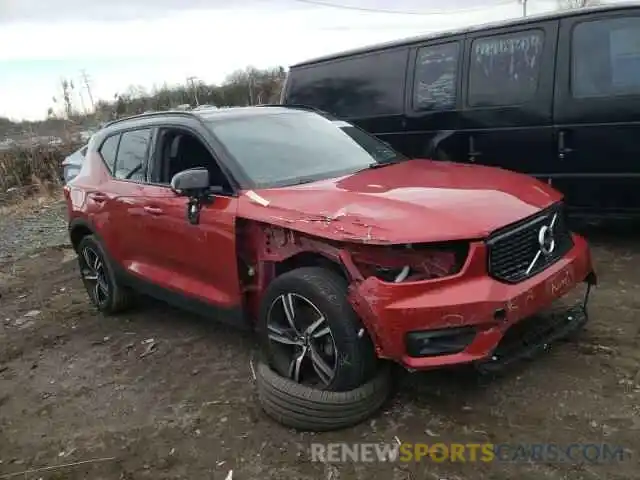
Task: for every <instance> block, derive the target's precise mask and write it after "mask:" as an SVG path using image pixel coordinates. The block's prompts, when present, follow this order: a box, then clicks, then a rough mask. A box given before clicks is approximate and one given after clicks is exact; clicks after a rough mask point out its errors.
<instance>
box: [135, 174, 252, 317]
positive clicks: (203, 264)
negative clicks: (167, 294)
mask: <svg viewBox="0 0 640 480" xmlns="http://www.w3.org/2000/svg"><path fill="white" fill-rule="evenodd" d="M146 188H147V190H148V191H147V196H146V201H145V207H144V210H145V216H144V220H143V226H142V228H143V230H144V239H145V248H146V249H147V258H148V260H149V262H148V264H147V265H146V266H145V267H144V268H146V269H148V271H147V272H146V274H145V275H144V276H146V277H152V278H153V283H154V284H156V285H157V286H159V287H162V288H165V289H168V290H170V291H172V292H175V293H177V294H180V295H184V297H185V298H186V299H195V300H200V301H202V302H205V303H208V304H212V305H215V306H217V307H219V308H222V309H235V308H238V307H240V303H241V302H240V283H239V278H238V267H237V261H236V258H237V256H236V240H235V218H236V208H237V201H236V199H235V198H234V197H228V196H215V197H214V198H213V200H212V202H211V203H209V204H208V205H204V206H203V207H202V209H201V211H200V218H199V223H198V224H192V223H190V222H189V220H188V219H187V202H188V199H187V198H185V197H180V196H177V195H176V194H175V193H173V192H172V191H171V189H170V188H169V187H166V186H159V185H158V186H148V187H146Z"/></svg>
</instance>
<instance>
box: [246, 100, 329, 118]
mask: <svg viewBox="0 0 640 480" xmlns="http://www.w3.org/2000/svg"><path fill="white" fill-rule="evenodd" d="M256 107H280V108H294V109H297V110H308V111H310V112H316V113H319V114H321V115H324V116H327V117H334V115H333V114H331V113H329V112H327V111H325V110H321V109H319V108H317V107H312V106H311V105H304V104H302V103H285V104H282V103H263V104H261V105H256Z"/></svg>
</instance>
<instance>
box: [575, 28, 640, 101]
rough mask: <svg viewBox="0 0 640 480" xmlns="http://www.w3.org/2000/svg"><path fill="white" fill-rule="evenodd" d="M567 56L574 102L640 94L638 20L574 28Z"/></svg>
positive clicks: (639, 32) (639, 30)
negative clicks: (592, 98) (570, 55)
mask: <svg viewBox="0 0 640 480" xmlns="http://www.w3.org/2000/svg"><path fill="white" fill-rule="evenodd" d="M571 53H572V59H571V67H572V68H571V91H572V94H573V96H574V97H575V98H585V97H599V96H616V95H630V94H631V95H634V94H635V95H638V94H640V17H624V18H612V19H606V20H594V21H588V22H583V23H580V24H578V25H577V26H576V27H575V29H574V30H573V39H572V49H571Z"/></svg>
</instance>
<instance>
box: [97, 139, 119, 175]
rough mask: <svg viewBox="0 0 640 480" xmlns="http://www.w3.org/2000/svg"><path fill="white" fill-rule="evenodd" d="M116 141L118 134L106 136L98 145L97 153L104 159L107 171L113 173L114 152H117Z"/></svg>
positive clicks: (117, 140)
mask: <svg viewBox="0 0 640 480" xmlns="http://www.w3.org/2000/svg"><path fill="white" fill-rule="evenodd" d="M118 142H120V135H113V136H111V137H108V138H107V139H106V140H105V141H104V142H103V144H102V146H101V147H100V150H99V153H100V156H101V157H102V160H104V163H105V165H106V166H107V168H108V169H109V173H113V166H114V165H115V163H116V153H118Z"/></svg>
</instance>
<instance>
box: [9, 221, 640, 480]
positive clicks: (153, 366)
mask: <svg viewBox="0 0 640 480" xmlns="http://www.w3.org/2000/svg"><path fill="white" fill-rule="evenodd" d="M14 226H15V224H14ZM38 231H39V230H38ZM40 234H41V235H45V236H46V235H47V233H46V231H44V232H40ZM12 235H14V236H15V235H16V233H15V232H14V233H13V234H12ZM588 235H589V238H590V240H591V241H592V245H593V250H594V257H595V260H596V263H597V267H598V272H599V277H600V285H599V287H598V288H597V289H596V290H595V291H594V293H593V297H592V303H591V317H592V318H591V322H590V324H588V326H587V329H586V331H585V332H584V333H583V334H582V336H581V337H580V338H579V339H578V340H576V341H573V342H570V343H562V344H559V345H558V346H556V347H555V348H553V349H552V350H551V351H550V352H548V353H546V354H544V355H543V356H541V357H539V358H537V359H536V360H535V361H534V362H529V363H527V364H524V365H521V366H518V367H514V368H513V369H511V370H510V371H509V373H508V374H507V375H505V376H503V377H501V378H499V379H483V378H480V377H477V376H474V375H459V376H458V375H452V374H444V375H443V374H439V373H430V374H405V375H404V376H402V378H401V380H400V384H399V388H398V392H397V394H396V395H395V396H394V397H393V399H392V400H391V401H390V402H389V404H388V405H387V406H386V407H385V408H384V409H383V410H382V411H381V412H380V413H379V414H378V415H377V416H376V417H375V418H373V419H372V420H371V421H368V422H365V423H363V424H361V425H359V426H357V427H355V428H352V429H348V430H344V431H339V432H331V433H326V434H310V433H299V432H295V431H293V430H289V429H286V428H283V427H281V426H279V425H278V424H276V423H274V422H272V421H271V420H270V419H269V418H267V417H266V416H265V415H264V414H263V413H262V411H261V410H260V408H259V407H258V405H257V402H256V395H255V388H254V385H253V377H252V374H251V368H250V359H251V358H252V355H253V353H254V351H255V343H254V340H253V338H252V337H251V335H249V334H245V333H239V332H237V331H234V330H231V329H228V328H227V327H224V326H221V325H218V324H212V323H207V322H206V321H205V320H202V319H200V318H197V317H194V316H191V315H189V314H185V313H183V312H180V311H177V310H174V309H171V308H169V307H167V306H164V305H162V304H159V303H155V302H151V301H149V302H145V304H144V305H141V306H140V307H139V308H137V309H136V310H135V311H133V312H131V313H128V314H127V315H123V316H120V317H115V318H105V317H102V316H101V315H99V314H97V313H96V311H95V310H94V309H93V308H92V307H91V306H90V305H89V303H88V299H87V296H86V294H85V292H84V290H83V288H82V284H81V282H80V280H79V275H78V272H77V268H76V263H75V258H74V256H73V254H72V252H71V251H70V250H69V249H68V248H66V247H64V246H58V247H55V246H54V247H51V246H45V247H40V249H39V250H36V251H35V252H34V251H31V252H30V253H28V254H26V255H25V254H22V255H17V254H16V255H11V256H10V257H9V256H7V258H5V260H4V261H3V263H2V264H1V265H0V294H1V295H2V297H1V298H0V479H2V478H16V479H40V478H42V479H58V480H60V479H85V478H86V479H92V480H99V479H138V478H152V479H165V478H167V479H168V478H171V479H178V478H180V479H204V478H207V479H226V478H228V477H227V476H228V473H229V471H230V470H233V477H232V478H233V479H234V480H245V479H270V478H274V479H296V480H305V479H326V480H339V479H363V480H364V479H367V480H370V479H374V480H375V479H380V480H382V479H384V480H404V479H407V480H408V479H419V480H423V479H446V480H460V479H511V478H519V479H523V480H524V479H535V480H539V479H607V480H610V479H633V478H640V469H638V458H639V457H638V456H639V455H640V241H639V240H640V233H638V234H630V233H627V232H623V231H612V232H611V231H609V232H605V231H600V230H598V231H593V232H588ZM23 253H26V252H23ZM396 437H397V438H398V439H400V440H401V441H403V442H427V443H434V442H445V443H446V442H456V443H474V442H475V443H484V442H493V443H500V442H512V443H513V442H523V443H527V444H532V443H545V442H550V443H557V444H572V443H578V442H587V443H602V442H607V443H611V444H616V445H622V446H623V447H624V448H625V449H626V453H627V459H626V460H625V461H623V462H620V463H604V464H583V465H570V464H566V463H565V464H557V463H524V464H523V463H518V464H515V463H501V462H494V463H489V464H487V463H434V462H432V461H423V462H421V463H412V464H389V463H386V464H385V463H374V464H371V463H337V464H323V463H317V462H311V461H310V457H309V453H308V448H309V444H310V443H311V442H342V441H344V442H393V441H394V439H395V438H396ZM79 462H86V463H79ZM68 464H75V465H70V466H67V467H65V466H64V465H68ZM31 470H37V471H36V472H30V471H31ZM25 471H27V473H20V474H19V475H18V473H19V472H25ZM12 474H16V475H15V476H14V475H12Z"/></svg>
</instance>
